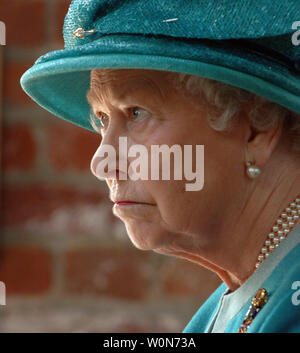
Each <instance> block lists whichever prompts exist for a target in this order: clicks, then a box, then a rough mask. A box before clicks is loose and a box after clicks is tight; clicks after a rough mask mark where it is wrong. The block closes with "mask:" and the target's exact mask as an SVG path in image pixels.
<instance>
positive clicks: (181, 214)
mask: <svg viewBox="0 0 300 353" xmlns="http://www.w3.org/2000/svg"><path fill="white" fill-rule="evenodd" d="M186 182H187V181H186V180H156V181H155V180H153V181H148V182H147V183H145V188H147V191H148V192H149V193H150V194H151V196H152V198H153V199H154V200H155V202H156V205H157V212H158V213H159V216H160V218H161V222H162V224H163V225H164V227H165V228H167V229H168V230H170V231H173V232H181V231H183V230H184V229H185V228H186V225H187V223H190V216H191V214H192V213H193V210H195V209H196V208H197V207H198V206H199V196H200V194H199V192H188V191H186V190H185V185H186Z"/></svg>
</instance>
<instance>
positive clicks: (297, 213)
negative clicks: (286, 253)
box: [255, 195, 300, 269]
mask: <svg viewBox="0 0 300 353" xmlns="http://www.w3.org/2000/svg"><path fill="white" fill-rule="evenodd" d="M299 217H300V195H299V196H298V197H297V198H296V199H295V200H294V201H292V202H291V203H290V204H289V205H288V207H286V208H285V210H284V211H283V212H282V213H281V215H280V217H278V219H277V221H276V223H275V225H274V226H273V228H272V230H271V232H270V233H269V235H268V238H267V240H266V241H265V243H264V245H263V247H262V248H261V250H260V253H259V255H258V257H257V262H256V264H255V267H256V269H257V268H258V267H259V266H260V265H261V264H262V262H263V261H264V260H265V259H266V258H267V257H268V256H269V255H270V254H271V252H273V251H274V250H275V249H276V248H277V247H278V246H279V244H280V243H281V242H282V241H283V240H284V239H285V238H286V237H287V236H288V234H289V233H290V232H291V231H292V230H293V228H294V226H295V224H296V223H297V221H298V219H299Z"/></svg>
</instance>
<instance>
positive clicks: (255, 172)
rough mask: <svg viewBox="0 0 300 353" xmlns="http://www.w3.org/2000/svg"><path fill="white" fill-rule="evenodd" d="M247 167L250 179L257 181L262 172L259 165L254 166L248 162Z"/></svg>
mask: <svg viewBox="0 0 300 353" xmlns="http://www.w3.org/2000/svg"><path fill="white" fill-rule="evenodd" d="M246 166H247V169H246V172H247V175H248V177H249V178H251V179H255V178H257V177H258V176H259V174H260V172H261V170H260V168H259V167H258V166H257V165H255V164H253V163H252V162H247V163H246Z"/></svg>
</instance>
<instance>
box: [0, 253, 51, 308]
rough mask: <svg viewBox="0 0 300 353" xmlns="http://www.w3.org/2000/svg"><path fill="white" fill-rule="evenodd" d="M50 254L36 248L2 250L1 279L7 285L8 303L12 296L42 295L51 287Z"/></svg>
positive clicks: (0, 262) (0, 259) (0, 258)
mask: <svg viewBox="0 0 300 353" xmlns="http://www.w3.org/2000/svg"><path fill="white" fill-rule="evenodd" d="M51 266H52V260H51V256H50V254H49V253H48V252H47V251H46V250H44V249H39V248H34V247H28V248H27V247H24V248H22V247H10V248H2V249H1V252H0V279H1V281H2V282H4V283H5V286H6V294H7V298H6V301H7V303H8V302H9V295H10V294H41V293H44V292H47V291H48V290H49V289H50V287H51V282H52V272H51Z"/></svg>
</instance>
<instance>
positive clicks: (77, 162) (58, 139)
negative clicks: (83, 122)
mask: <svg viewBox="0 0 300 353" xmlns="http://www.w3.org/2000/svg"><path fill="white" fill-rule="evenodd" d="M47 132H48V141H47V144H48V155H49V160H50V161H51V163H52V164H53V166H54V167H55V168H56V169H57V170H60V171H63V170H69V169H76V170H81V171H88V170H89V168H90V162H91V159H92V157H93V155H94V153H95V152H96V149H97V148H98V146H99V144H100V141H101V140H100V139H101V136H100V135H99V134H96V133H93V132H91V131H88V130H86V129H82V128H80V127H78V126H76V125H73V124H70V123H68V124H62V123H53V124H51V125H50V126H49V128H48V130H47Z"/></svg>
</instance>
